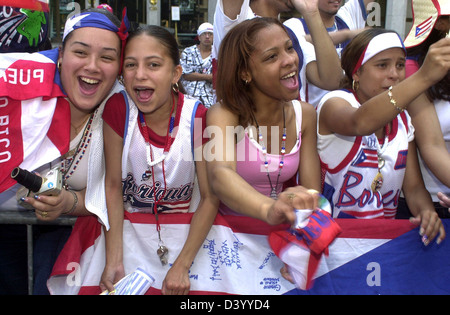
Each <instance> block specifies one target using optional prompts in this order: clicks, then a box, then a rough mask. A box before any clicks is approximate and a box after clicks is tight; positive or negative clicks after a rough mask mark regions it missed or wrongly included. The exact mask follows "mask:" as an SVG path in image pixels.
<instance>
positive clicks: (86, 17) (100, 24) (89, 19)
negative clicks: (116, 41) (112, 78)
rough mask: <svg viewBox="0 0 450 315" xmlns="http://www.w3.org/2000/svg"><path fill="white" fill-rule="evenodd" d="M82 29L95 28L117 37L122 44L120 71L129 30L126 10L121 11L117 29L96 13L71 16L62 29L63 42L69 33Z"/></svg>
mask: <svg viewBox="0 0 450 315" xmlns="http://www.w3.org/2000/svg"><path fill="white" fill-rule="evenodd" d="M83 27H96V28H101V29H105V30H108V31H111V32H114V33H116V34H117V35H118V36H119V38H120V41H121V43H122V51H121V64H120V69H122V64H123V53H124V51H125V44H126V41H127V38H128V29H129V28H130V22H129V20H128V17H127V8H124V9H123V12H122V22H121V25H120V27H117V26H116V25H115V24H114V23H113V22H111V20H110V19H109V18H108V17H107V16H106V15H104V14H101V13H98V12H82V13H80V14H75V15H73V16H71V17H70V18H69V19H68V20H67V22H66V25H65V27H64V34H63V42H64V40H65V39H66V37H67V36H68V35H69V34H70V33H72V32H73V31H74V30H77V29H79V28H83Z"/></svg>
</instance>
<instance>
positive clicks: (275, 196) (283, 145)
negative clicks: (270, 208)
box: [251, 107, 286, 200]
mask: <svg viewBox="0 0 450 315" xmlns="http://www.w3.org/2000/svg"><path fill="white" fill-rule="evenodd" d="M251 113H252V116H253V120H254V121H255V123H256V128H257V129H258V137H259V145H260V146H261V151H262V154H263V156H264V168H265V169H266V174H267V178H268V179H269V184H270V198H272V199H274V200H277V199H278V194H277V188H278V182H279V180H280V175H281V170H282V169H283V166H284V155H285V153H286V117H285V113H284V107H283V136H282V138H281V152H280V153H281V154H280V155H281V160H280V164H279V165H278V175H277V181H276V184H275V186H273V185H272V180H271V178H270V174H269V162H268V161H267V148H266V146H265V144H264V138H263V135H262V132H261V129H260V128H259V124H258V121H257V120H256V117H255V115H254V114H253V111H252V112H251Z"/></svg>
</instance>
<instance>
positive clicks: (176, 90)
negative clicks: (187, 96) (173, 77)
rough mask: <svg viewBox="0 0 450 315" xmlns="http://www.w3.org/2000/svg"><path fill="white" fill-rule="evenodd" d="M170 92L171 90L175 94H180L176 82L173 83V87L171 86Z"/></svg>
mask: <svg viewBox="0 0 450 315" xmlns="http://www.w3.org/2000/svg"><path fill="white" fill-rule="evenodd" d="M172 90H173V91H174V92H175V93H179V92H180V86H179V85H178V82H177V83H175V84H174V85H172Z"/></svg>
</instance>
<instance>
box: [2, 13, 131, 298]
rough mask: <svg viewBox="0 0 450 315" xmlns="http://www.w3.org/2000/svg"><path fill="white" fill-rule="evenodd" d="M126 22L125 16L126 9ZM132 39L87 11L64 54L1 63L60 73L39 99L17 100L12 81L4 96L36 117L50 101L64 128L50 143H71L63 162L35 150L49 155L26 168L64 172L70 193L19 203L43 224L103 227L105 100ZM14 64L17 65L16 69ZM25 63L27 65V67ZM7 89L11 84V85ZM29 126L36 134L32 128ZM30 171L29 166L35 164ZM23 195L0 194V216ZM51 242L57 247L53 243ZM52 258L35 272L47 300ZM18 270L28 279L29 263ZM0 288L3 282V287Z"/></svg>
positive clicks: (66, 40)
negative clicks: (72, 221)
mask: <svg viewBox="0 0 450 315" xmlns="http://www.w3.org/2000/svg"><path fill="white" fill-rule="evenodd" d="M124 16H126V11H125V10H124ZM127 35H128V31H127V27H126V25H125V23H124V22H122V24H121V23H120V21H119V20H118V19H117V17H115V16H114V15H113V14H111V13H110V12H108V11H106V10H99V9H89V10H86V11H83V12H82V13H80V14H77V15H74V16H72V17H71V18H70V19H69V20H68V21H67V22H66V25H65V30H64V37H63V44H62V47H61V48H60V49H59V50H58V49H54V50H49V51H45V52H42V53H36V54H23V55H20V56H17V55H14V56H12V54H3V55H1V56H0V58H5V60H9V59H8V58H16V59H20V58H23V59H26V60H30V61H33V60H34V59H36V60H43V59H45V61H46V65H48V64H50V65H53V67H54V66H55V65H57V66H56V69H55V67H54V68H53V71H45V77H44V78H43V79H42V80H43V81H44V82H50V84H49V89H48V90H49V91H43V92H42V94H39V93H40V92H41V90H40V89H37V90H36V89H33V90H31V89H29V90H26V91H25V90H23V88H22V90H21V91H19V92H20V93H14V91H15V90H18V87H17V83H15V82H11V81H9V82H5V83H6V84H5V85H4V86H3V89H2V90H0V96H1V97H5V98H6V99H8V100H9V101H11V102H13V101H18V102H22V107H23V106H24V104H25V103H26V104H34V105H35V106H36V108H37V112H36V114H40V115H42V112H41V111H40V110H41V108H42V110H44V109H45V108H44V107H45V106H44V105H45V104H47V103H48V102H50V103H52V104H53V106H55V112H57V113H58V114H59V116H58V118H57V119H55V117H52V115H49V116H50V117H48V120H50V121H51V120H52V119H53V121H52V122H51V124H55V123H56V124H58V125H59V126H60V129H59V130H58V131H57V132H56V133H54V134H53V135H52V137H53V139H52V140H53V142H55V143H58V142H59V143H63V144H64V145H62V146H61V147H62V148H64V146H65V142H67V145H66V148H68V150H67V149H65V150H63V151H62V152H61V153H60V154H59V155H61V154H62V153H65V154H64V155H62V156H61V157H59V158H58V156H54V155H55V154H54V152H53V153H52V152H50V151H46V150H45V148H44V149H42V150H41V151H38V152H41V153H42V152H44V153H43V154H41V155H42V156H39V159H40V161H41V163H40V164H38V165H35V166H36V167H35V168H27V169H28V170H29V171H32V170H34V171H37V172H38V173H40V174H46V173H47V172H48V171H49V170H50V169H53V168H55V167H57V168H59V170H60V171H61V173H62V175H63V184H64V188H65V189H62V190H61V193H60V194H59V195H57V196H44V195H35V196H33V195H29V196H22V197H21V198H20V199H21V202H23V203H25V204H28V206H29V207H31V208H33V209H35V214H36V216H37V218H38V219H39V220H43V221H52V220H55V219H57V218H58V217H59V216H60V215H72V216H84V215H92V214H94V215H97V216H98V217H99V219H100V221H102V222H106V220H105V216H106V204H105V200H104V185H103V181H102V179H103V177H104V166H103V142H102V138H103V134H102V119H101V114H102V111H103V107H104V103H105V102H106V99H107V98H108V97H109V95H111V93H112V92H115V91H117V90H118V89H119V88H118V84H116V82H117V81H116V78H117V76H118V74H119V70H120V68H121V67H120V66H121V59H122V49H123V47H124V45H125V44H124V43H125V40H126V38H127ZM19 61H20V60H19ZM2 64H5V63H2ZM11 64H12V66H14V65H15V64H18V62H15V63H11ZM26 64H27V63H24V65H26ZM12 66H11V67H12ZM22 70H23V69H22ZM24 71H26V69H25V70H24ZM6 72H7V73H8V69H6ZM8 84H9V85H11V84H12V85H11V86H9V85H8ZM16 92H17V91H16ZM47 92H48V93H47ZM17 95H19V96H22V98H20V99H18V96H17ZM53 100H54V101H53ZM47 107H48V106H47ZM61 109H64V110H61ZM50 114H51V113H50ZM53 116H54V115H53ZM40 118H41V117H40ZM41 120H42V119H41ZM28 127H30V128H31V129H32V128H36V127H33V126H32V125H31V126H28ZM69 142H70V144H69ZM33 145H34V144H33ZM44 145H45V142H44V143H43V146H44ZM29 146H30V148H28V147H24V150H25V151H27V150H29V149H31V144H30V145H29ZM56 152H58V151H56ZM36 158H37V156H29V157H26V158H24V161H23V162H22V164H20V166H21V167H23V168H24V166H23V164H26V163H28V160H33V159H36ZM27 165H30V163H28V164H27ZM31 165H33V164H31ZM15 166H17V165H15ZM2 167H3V166H2ZM11 170H12V169H11ZM11 170H10V171H9V172H11ZM18 188H19V185H14V186H12V187H9V188H8V189H7V190H6V191H4V192H2V194H0V205H1V206H0V210H1V209H5V210H11V209H12V208H15V209H18V210H21V209H23V208H21V207H20V206H18V204H17V202H16V196H15V192H16V191H17V190H18ZM5 207H6V208H5ZM69 233H70V230H69ZM2 235H3V234H2ZM2 237H3V236H2ZM39 237H42V236H39ZM67 237H68V234H67V233H66V234H65V235H64V236H61V239H60V240H58V241H59V242H60V244H59V246H60V247H62V245H61V244H64V243H65V241H66V239H67ZM3 240H4V239H3ZM11 241H12V240H11ZM52 242H53V243H54V241H52ZM38 243H39V239H36V240H35V244H36V246H37V245H38ZM53 243H52V244H51V245H52V246H50V244H48V243H46V245H45V246H44V247H45V248H46V249H47V247H53ZM55 247H56V246H55ZM60 249H61V248H59V250H60ZM1 253H2V248H0V256H1V257H2V258H4V257H8V259H10V260H11V261H13V259H14V258H13V257H11V256H9V254H8V255H6V256H4V255H3V254H1ZM35 255H38V256H35V257H40V258H37V259H36V258H35V261H36V260H39V259H41V258H42V259H43V256H45V257H50V256H49V255H47V254H42V253H40V252H39V250H36V248H35ZM39 255H40V256H39ZM52 255H53V256H51V257H52V258H50V259H48V260H47V261H46V262H45V265H44V266H41V267H42V268H43V269H41V267H40V268H35V269H37V270H35V273H37V272H38V271H39V272H41V274H40V275H35V288H36V287H39V290H38V291H37V292H38V293H45V290H46V284H45V283H46V280H47V278H48V277H49V275H50V272H51V268H52V266H53V263H54V260H55V259H56V257H57V250H56V249H55V253H53V254H52ZM45 259H47V258H45ZM21 266H23V267H22V268H23V269H24V270H23V271H22V272H23V274H25V279H26V274H27V268H26V262H25V263H24V264H23V265H21ZM0 269H1V271H2V272H5V273H9V272H10V270H9V269H5V268H0ZM1 281H5V285H3V282H1ZM17 285H18V284H17V282H15V279H11V278H10V277H8V276H7V275H6V276H5V277H2V276H0V287H3V288H5V287H6V288H8V287H11V286H12V287H14V286H17ZM35 292H36V291H35ZM6 293H8V292H6Z"/></svg>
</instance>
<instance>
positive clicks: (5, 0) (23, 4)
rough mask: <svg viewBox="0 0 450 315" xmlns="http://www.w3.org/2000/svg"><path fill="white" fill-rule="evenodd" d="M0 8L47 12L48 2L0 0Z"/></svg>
mask: <svg viewBox="0 0 450 315" xmlns="http://www.w3.org/2000/svg"><path fill="white" fill-rule="evenodd" d="M19 2H20V3H19ZM0 6H7V7H19V8H22V9H29V10H34V11H43V12H49V6H48V0H0Z"/></svg>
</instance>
